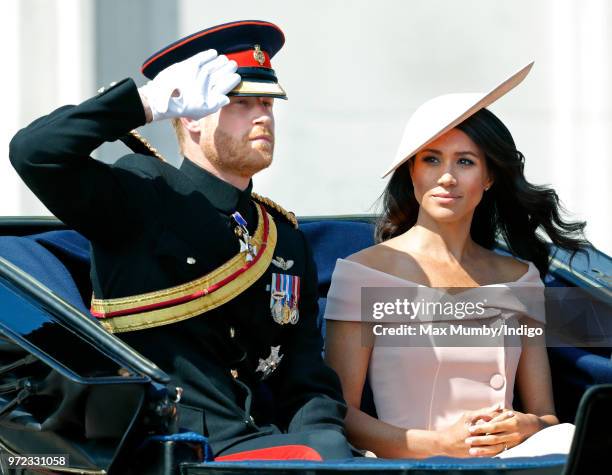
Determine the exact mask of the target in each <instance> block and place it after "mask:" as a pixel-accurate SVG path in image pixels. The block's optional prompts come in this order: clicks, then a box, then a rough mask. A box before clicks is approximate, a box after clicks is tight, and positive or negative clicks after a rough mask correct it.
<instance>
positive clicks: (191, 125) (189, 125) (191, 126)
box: [181, 117, 202, 134]
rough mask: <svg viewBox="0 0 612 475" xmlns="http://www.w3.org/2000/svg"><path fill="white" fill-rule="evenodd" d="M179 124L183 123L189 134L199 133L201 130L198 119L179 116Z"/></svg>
mask: <svg viewBox="0 0 612 475" xmlns="http://www.w3.org/2000/svg"><path fill="white" fill-rule="evenodd" d="M181 124H183V127H185V128H186V129H187V131H188V132H189V133H190V134H199V133H200V132H201V130H202V126H201V125H200V121H199V120H193V119H188V118H186V117H181Z"/></svg>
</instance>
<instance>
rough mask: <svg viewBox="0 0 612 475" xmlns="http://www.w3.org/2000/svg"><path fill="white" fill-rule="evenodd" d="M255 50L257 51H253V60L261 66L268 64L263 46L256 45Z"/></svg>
mask: <svg viewBox="0 0 612 475" xmlns="http://www.w3.org/2000/svg"><path fill="white" fill-rule="evenodd" d="M254 48H255V51H253V58H254V59H255V61H257V62H258V63H259V64H260V65H263V63H265V62H266V57H265V56H264V54H263V51H262V50H261V46H259V45H255V46H254Z"/></svg>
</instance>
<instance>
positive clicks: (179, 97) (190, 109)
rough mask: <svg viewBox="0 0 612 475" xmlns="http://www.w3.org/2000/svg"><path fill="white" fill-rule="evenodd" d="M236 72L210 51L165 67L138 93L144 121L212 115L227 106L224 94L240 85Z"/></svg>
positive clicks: (213, 51) (223, 59) (230, 62)
mask: <svg viewBox="0 0 612 475" xmlns="http://www.w3.org/2000/svg"><path fill="white" fill-rule="evenodd" d="M236 69H237V64H236V62H235V61H229V60H228V59H227V57H226V56H224V55H221V56H219V55H217V52H216V51H215V50H214V49H209V50H207V51H202V52H200V53H198V54H195V55H193V56H192V57H191V58H188V59H186V60H184V61H181V62H180V63H176V64H173V65H171V66H168V67H167V68H166V69H164V70H163V71H161V72H160V73H159V74H158V75H157V76H155V78H154V79H152V80H151V81H149V82H148V83H147V84H145V85H144V86H142V87H141V88H139V90H138V92H139V93H140V96H141V98H142V100H143V105H144V107H145V112H146V113H147V121H148V122H149V121H151V120H154V121H157V120H163V119H171V118H176V117H187V118H189V119H194V120H199V119H201V118H202V117H205V116H207V115H209V114H213V113H214V112H216V111H218V110H219V109H220V108H221V107H223V106H225V105H227V104H229V98H228V97H227V93H228V92H230V91H231V90H232V89H234V88H235V87H236V86H237V85H238V84H239V83H240V76H239V75H238V74H237V73H236ZM147 108H149V110H147ZM149 112H150V115H149Z"/></svg>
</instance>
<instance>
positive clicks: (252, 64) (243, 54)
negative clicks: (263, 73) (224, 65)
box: [225, 49, 272, 69]
mask: <svg viewBox="0 0 612 475" xmlns="http://www.w3.org/2000/svg"><path fill="white" fill-rule="evenodd" d="M257 53H259V54H261V55H262V56H263V62H262V63H260V62H259V61H257V60H256V59H255V55H256V54H257ZM257 53H255V50H254V49H249V50H246V51H238V52H237V53H229V54H226V55H225V56H227V59H233V60H234V61H236V63H237V64H238V67H239V68H267V69H271V68H272V65H271V64H270V56H268V53H266V52H265V51H262V50H259V51H258V52H257Z"/></svg>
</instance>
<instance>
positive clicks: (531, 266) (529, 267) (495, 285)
mask: <svg viewBox="0 0 612 475" xmlns="http://www.w3.org/2000/svg"><path fill="white" fill-rule="evenodd" d="M519 260H520V261H521V262H524V263H525V264H527V266H528V267H527V270H526V271H525V273H524V274H523V275H521V276H520V277H519V278H518V279H517V280H512V281H509V282H499V283H495V284H485V285H479V286H478V287H497V286H502V285H512V284H518V283H519V282H521V281H523V280H524V279H525V277H527V276H528V275H530V274H531V273H532V271H533V269H535V268H536V267H535V265H534V263H533V262H531V261H523V260H521V259H519ZM338 261H342V262H349V263H351V264H354V265H356V266H359V267H362V268H364V269H368V270H370V271H372V272H376V273H378V274H383V275H385V276H387V277H390V278H392V279H397V280H401V281H402V282H407V283H409V284H414V285H416V286H419V287H429V286H428V285H424V284H419V283H417V282H414V281H412V280H408V279H404V278H403V277H399V276H397V275H393V274H389V273H388V272H384V271H382V270H378V269H374V268H373V267H370V266H366V265H365V264H361V263H359V262H355V261H350V260H348V259H341V258H340V259H338ZM478 287H474V288H478Z"/></svg>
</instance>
